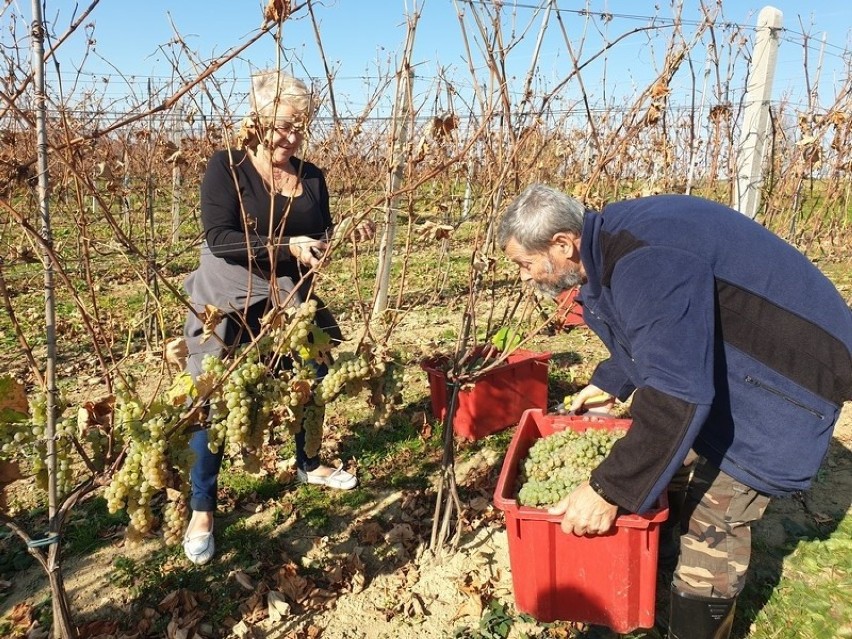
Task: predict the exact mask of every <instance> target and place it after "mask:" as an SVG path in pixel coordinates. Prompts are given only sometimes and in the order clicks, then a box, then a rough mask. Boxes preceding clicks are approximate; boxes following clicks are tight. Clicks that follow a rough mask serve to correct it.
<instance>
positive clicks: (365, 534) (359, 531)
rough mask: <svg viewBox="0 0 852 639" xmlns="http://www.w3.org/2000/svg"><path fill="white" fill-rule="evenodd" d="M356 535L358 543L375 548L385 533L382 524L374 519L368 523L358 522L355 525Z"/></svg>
mask: <svg viewBox="0 0 852 639" xmlns="http://www.w3.org/2000/svg"><path fill="white" fill-rule="evenodd" d="M355 535H356V536H357V537H358V541H359V542H361V543H362V544H364V545H366V546H375V545H376V544H377V543H379V542H380V541H381V540H382V539H383V538H384V536H385V531H384V529H383V528H382V526H381V524H379V523H378V522H377V521H374V520H372V519H370V520H367V521H361V522H357V523H356V524H355Z"/></svg>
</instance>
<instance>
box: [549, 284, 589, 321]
mask: <svg viewBox="0 0 852 639" xmlns="http://www.w3.org/2000/svg"><path fill="white" fill-rule="evenodd" d="M579 292H580V289H578V288H572V289H570V290H568V291H565V292H563V293H560V294H559V295H557V296H556V297H555V298H554V299H555V301H556V303H557V304H558V305H559V306H558V309H557V311H556V321H557V323H558V325H559V326H560V327H561V328H563V329H570V328H573V327H575V326H585V325H586V320H584V319H583V306H582V305H581V304H579V303H578V302H577V301H576V298H577V293H579Z"/></svg>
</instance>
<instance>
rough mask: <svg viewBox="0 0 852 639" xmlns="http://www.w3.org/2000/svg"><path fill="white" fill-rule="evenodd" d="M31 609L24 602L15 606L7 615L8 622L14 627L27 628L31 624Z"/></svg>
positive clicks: (32, 616)
mask: <svg viewBox="0 0 852 639" xmlns="http://www.w3.org/2000/svg"><path fill="white" fill-rule="evenodd" d="M33 618H34V615H33V607H32V606H31V605H30V604H28V603H27V602H26V601H24V602H21V603H19V604H15V607H14V608H12V612H10V613H9V621H11V622H12V623H13V624H15V625H16V626H29V625H30V624H31V623H32V622H33Z"/></svg>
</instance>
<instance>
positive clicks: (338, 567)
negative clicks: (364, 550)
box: [325, 552, 366, 593]
mask: <svg viewBox="0 0 852 639" xmlns="http://www.w3.org/2000/svg"><path fill="white" fill-rule="evenodd" d="M325 572H326V577H327V579H328V583H329V585H330V586H335V587H338V588H339V589H341V590H349V592H353V593H357V592H361V591H362V590H363V589H364V583H365V581H366V579H365V576H364V562H363V561H361V558H360V557H359V556H358V555H357V554H356V553H354V552H353V553H351V554H349V555H348V556H346V557H345V558H344V559H343V560H341V561H339V562H338V563H336V564H335V565H334V566H331V567H330V568H326V571H325Z"/></svg>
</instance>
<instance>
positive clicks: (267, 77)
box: [251, 71, 314, 118]
mask: <svg viewBox="0 0 852 639" xmlns="http://www.w3.org/2000/svg"><path fill="white" fill-rule="evenodd" d="M284 104H286V105H288V106H290V108H292V109H293V110H294V111H296V112H297V113H302V114H304V115H305V116H306V117H308V118H309V117H310V116H311V115H312V111H313V106H314V105H313V98H312V94H311V90H310V89H309V88H308V87H307V85H306V84H305V83H304V82H302V81H301V80H299V79H297V78H294V77H293V76H290V75H287V74H285V73H279V72H278V71H261V72H260V73H256V74H255V75H253V76H252V78H251V108H252V110H253V111H254V112H255V113H256V114H257V115H259V116H261V117H265V118H272V117H275V115H276V114H277V111H278V110H279V109H280V108H281V106H282V105H284Z"/></svg>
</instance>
